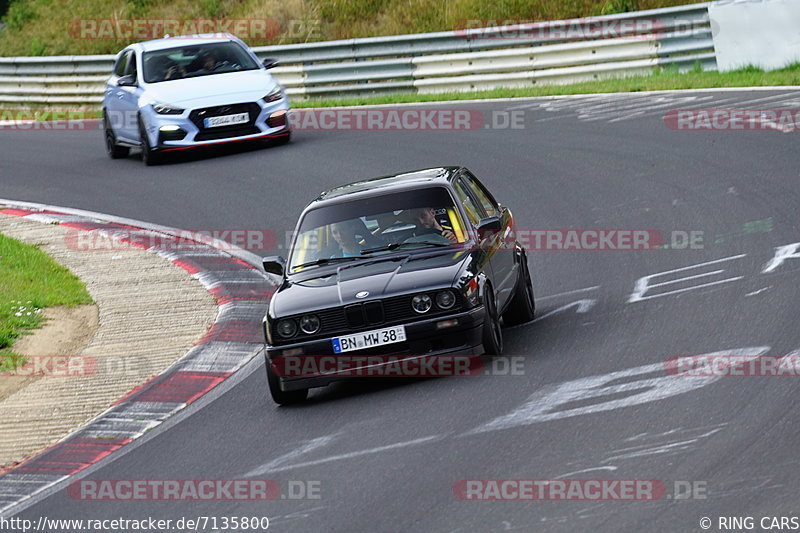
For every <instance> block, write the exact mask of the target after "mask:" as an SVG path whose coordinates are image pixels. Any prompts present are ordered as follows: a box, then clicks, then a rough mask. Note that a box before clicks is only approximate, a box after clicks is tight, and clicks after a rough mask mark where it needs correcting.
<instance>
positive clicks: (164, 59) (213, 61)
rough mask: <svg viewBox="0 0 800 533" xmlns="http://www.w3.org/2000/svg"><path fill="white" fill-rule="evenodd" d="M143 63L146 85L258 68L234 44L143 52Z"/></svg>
mask: <svg viewBox="0 0 800 533" xmlns="http://www.w3.org/2000/svg"><path fill="white" fill-rule="evenodd" d="M143 63H144V81H146V82H147V83H159V82H163V81H171V80H177V79H184V78H196V77H199V76H209V75H212V74H224V73H227V72H239V71H242V70H256V69H258V68H260V67H259V65H258V63H257V62H256V61H255V60H254V59H253V58H252V57H251V56H250V54H248V53H247V52H246V51H245V50H244V49H243V48H242V47H241V46H240V45H239V44H237V43H235V42H225V43H208V44H201V45H194V46H185V47H176V48H168V49H166V50H156V51H152V52H145V53H144V56H143Z"/></svg>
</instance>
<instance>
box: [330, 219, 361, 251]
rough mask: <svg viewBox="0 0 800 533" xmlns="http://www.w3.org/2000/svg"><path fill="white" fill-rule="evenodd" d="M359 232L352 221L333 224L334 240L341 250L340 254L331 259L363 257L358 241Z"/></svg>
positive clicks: (332, 233)
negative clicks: (357, 234) (357, 233)
mask: <svg viewBox="0 0 800 533" xmlns="http://www.w3.org/2000/svg"><path fill="white" fill-rule="evenodd" d="M357 231H358V229H357V227H356V225H355V223H354V222H353V221H352V220H344V221H342V222H334V223H333V224H331V235H333V240H335V241H336V244H338V245H339V248H341V251H340V254H337V255H333V256H331V258H333V257H359V256H361V250H362V248H361V244H359V243H358V241H357V240H356V232H357Z"/></svg>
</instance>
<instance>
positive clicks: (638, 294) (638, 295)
mask: <svg viewBox="0 0 800 533" xmlns="http://www.w3.org/2000/svg"><path fill="white" fill-rule="evenodd" d="M798 244H800V243H798ZM746 255H747V254H739V255H734V256H731V257H724V258H722V259H715V260H714V261H706V262H705V263H698V264H696V265H691V266H687V267H681V268H676V269H673V270H666V271H664V272H659V273H657V274H650V275H649V276H643V277H641V278H639V279H637V280H636V284H635V285H634V289H633V293H631V295H630V297H629V298H628V303H634V302H640V301H642V300H649V299H652V298H659V297H661V296H668V295H670V294H678V293H681V292H686V291H691V290H695V289H701V288H703V287H710V286H712V285H718V284H720V283H728V282H730V281H736V280H740V279H742V277H743V276H737V277H733V278H727V279H723V280H717V281H712V282H709V283H702V284H700V285H693V286H691V287H684V288H682V289H676V290H674V291H667V292H662V293H659V294H654V295H651V296H645V295H644V294H645V293H646V292H647V291H648V290H649V289H654V288H656V287H662V286H664V285H671V284H673V283H677V282H680V281H687V280H692V279H697V278H700V277H704V276H712V275H716V274H721V273H722V272H725V271H724V270H714V271H712V272H706V273H703V274H698V275H695V276H688V277H685V278H678V279H676V280H671V281H665V282H662V283H654V284H650V283H649V282H650V280H651V279H653V278H656V277H659V276H665V275H667V274H674V273H675V272H684V271H686V270H691V269H693V268H700V267H704V266H708V265H715V264H717V263H722V262H725V261H733V260H734V259H741V258H742V257H745V256H746Z"/></svg>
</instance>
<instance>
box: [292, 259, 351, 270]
mask: <svg viewBox="0 0 800 533" xmlns="http://www.w3.org/2000/svg"><path fill="white" fill-rule="evenodd" d="M354 259H361V258H360V257H358V256H354V257H320V258H319V259H317V260H316V261H309V262H308V263H302V264H300V265H297V266H295V267H292V271H293V272H294V271H295V270H297V269H299V268H305V267H310V266H319V265H327V264H328V263H338V262H339V261H353V260H354Z"/></svg>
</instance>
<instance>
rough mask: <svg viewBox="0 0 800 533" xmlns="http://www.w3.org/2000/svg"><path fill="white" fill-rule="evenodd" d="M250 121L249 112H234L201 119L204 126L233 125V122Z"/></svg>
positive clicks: (242, 122)
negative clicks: (233, 113)
mask: <svg viewBox="0 0 800 533" xmlns="http://www.w3.org/2000/svg"><path fill="white" fill-rule="evenodd" d="M249 121H250V113H236V114H235V115H223V116H221V117H208V118H207V119H205V120H204V121H203V124H205V125H206V128H219V127H220V126H233V125H234V124H244V123H246V122H249Z"/></svg>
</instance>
